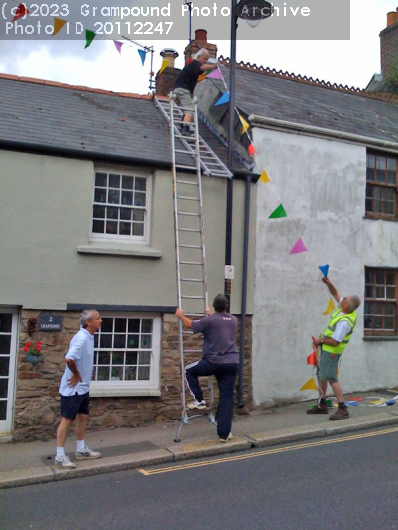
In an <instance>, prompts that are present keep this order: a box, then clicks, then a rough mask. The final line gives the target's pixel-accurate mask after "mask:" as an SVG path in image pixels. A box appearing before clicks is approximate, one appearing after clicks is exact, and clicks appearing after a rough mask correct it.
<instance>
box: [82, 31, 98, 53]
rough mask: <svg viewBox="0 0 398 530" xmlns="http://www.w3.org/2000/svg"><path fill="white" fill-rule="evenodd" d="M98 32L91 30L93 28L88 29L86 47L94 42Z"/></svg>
mask: <svg viewBox="0 0 398 530" xmlns="http://www.w3.org/2000/svg"><path fill="white" fill-rule="evenodd" d="M95 35H96V33H95V32H94V31H91V29H86V45H85V47H84V49H86V48H88V47H89V46H90V44H91V43H92V42H93V40H94V38H95Z"/></svg>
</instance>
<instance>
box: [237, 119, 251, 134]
mask: <svg viewBox="0 0 398 530" xmlns="http://www.w3.org/2000/svg"><path fill="white" fill-rule="evenodd" d="M239 119H240V121H241V123H242V134H244V133H245V132H246V131H247V130H248V129H250V125H249V124H248V123H247V121H246V120H245V118H244V117H243V116H241V115H240V114H239Z"/></svg>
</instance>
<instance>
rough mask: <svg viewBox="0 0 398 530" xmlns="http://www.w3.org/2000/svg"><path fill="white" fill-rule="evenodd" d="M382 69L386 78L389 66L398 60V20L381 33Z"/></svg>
mask: <svg viewBox="0 0 398 530" xmlns="http://www.w3.org/2000/svg"><path fill="white" fill-rule="evenodd" d="M380 52H381V71H382V73H383V77H384V79H385V77H386V75H387V74H388V70H389V68H390V67H391V66H392V65H393V64H394V63H395V62H396V61H397V60H398V22H395V24H393V25H392V26H389V27H388V28H386V29H384V30H383V31H382V32H381V33H380Z"/></svg>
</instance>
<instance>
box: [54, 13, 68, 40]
mask: <svg viewBox="0 0 398 530" xmlns="http://www.w3.org/2000/svg"><path fill="white" fill-rule="evenodd" d="M65 24H66V20H61V19H60V18H57V17H54V31H53V32H52V35H51V36H52V37H54V35H56V34H57V33H58V32H59V31H61V29H62V28H63V27H64V26H65Z"/></svg>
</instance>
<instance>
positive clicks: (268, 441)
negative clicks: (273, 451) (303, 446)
mask: <svg viewBox="0 0 398 530" xmlns="http://www.w3.org/2000/svg"><path fill="white" fill-rule="evenodd" d="M322 436H326V432H325V429H323V428H322V427H319V425H318V426H317V427H309V426H308V425H302V426H300V427H286V428H285V429H275V430H273V431H268V432H256V433H249V434H247V437H248V438H249V440H250V441H253V444H254V446H255V447H266V446H270V445H277V444H283V443H288V442H295V441H298V440H309V439H311V438H321V437H322Z"/></svg>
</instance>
